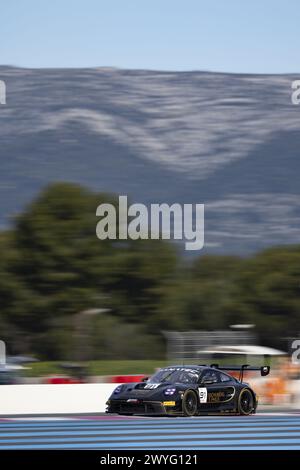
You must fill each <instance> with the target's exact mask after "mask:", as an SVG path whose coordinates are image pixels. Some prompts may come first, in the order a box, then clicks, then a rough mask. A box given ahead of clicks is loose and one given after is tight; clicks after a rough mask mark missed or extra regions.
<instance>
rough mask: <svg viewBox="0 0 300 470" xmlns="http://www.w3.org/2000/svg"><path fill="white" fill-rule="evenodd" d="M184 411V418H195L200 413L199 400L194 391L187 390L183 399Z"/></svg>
mask: <svg viewBox="0 0 300 470" xmlns="http://www.w3.org/2000/svg"><path fill="white" fill-rule="evenodd" d="M182 411H183V414H184V416H195V415H196V414H197V411H198V398H197V395H196V393H195V392H193V390H187V391H186V392H185V394H184V395H183V397H182Z"/></svg>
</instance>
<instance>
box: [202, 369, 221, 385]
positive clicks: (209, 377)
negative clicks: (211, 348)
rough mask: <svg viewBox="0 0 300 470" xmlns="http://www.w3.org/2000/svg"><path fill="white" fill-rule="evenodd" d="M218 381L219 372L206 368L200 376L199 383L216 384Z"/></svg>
mask: <svg viewBox="0 0 300 470" xmlns="http://www.w3.org/2000/svg"><path fill="white" fill-rule="evenodd" d="M218 382H220V373H219V372H218V371H217V370H207V371H205V372H204V373H203V375H202V377H201V383H202V384H205V383H208V384H216V383H218Z"/></svg>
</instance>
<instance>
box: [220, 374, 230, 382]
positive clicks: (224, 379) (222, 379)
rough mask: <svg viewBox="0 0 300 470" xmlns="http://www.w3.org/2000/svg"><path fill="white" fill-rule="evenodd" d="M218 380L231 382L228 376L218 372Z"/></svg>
mask: <svg viewBox="0 0 300 470" xmlns="http://www.w3.org/2000/svg"><path fill="white" fill-rule="evenodd" d="M220 380H221V382H231V380H232V379H231V377H229V375H227V374H223V373H222V372H220Z"/></svg>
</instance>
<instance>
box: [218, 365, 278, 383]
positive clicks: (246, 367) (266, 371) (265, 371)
mask: <svg viewBox="0 0 300 470" xmlns="http://www.w3.org/2000/svg"><path fill="white" fill-rule="evenodd" d="M210 367H212V368H214V369H218V370H229V371H230V370H232V371H235V370H236V371H239V373H240V374H239V381H240V382H242V381H243V376H244V371H245V370H246V371H249V370H256V371H260V375H261V376H262V377H265V376H266V375H268V374H269V373H270V366H262V367H253V366H250V365H249V364H243V365H241V366H219V364H211V366H210Z"/></svg>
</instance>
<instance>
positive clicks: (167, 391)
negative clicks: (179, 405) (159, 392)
mask: <svg viewBox="0 0 300 470" xmlns="http://www.w3.org/2000/svg"><path fill="white" fill-rule="evenodd" d="M174 393H176V388H166V390H165V391H164V394H165V395H168V396H170V395H174Z"/></svg>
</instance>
